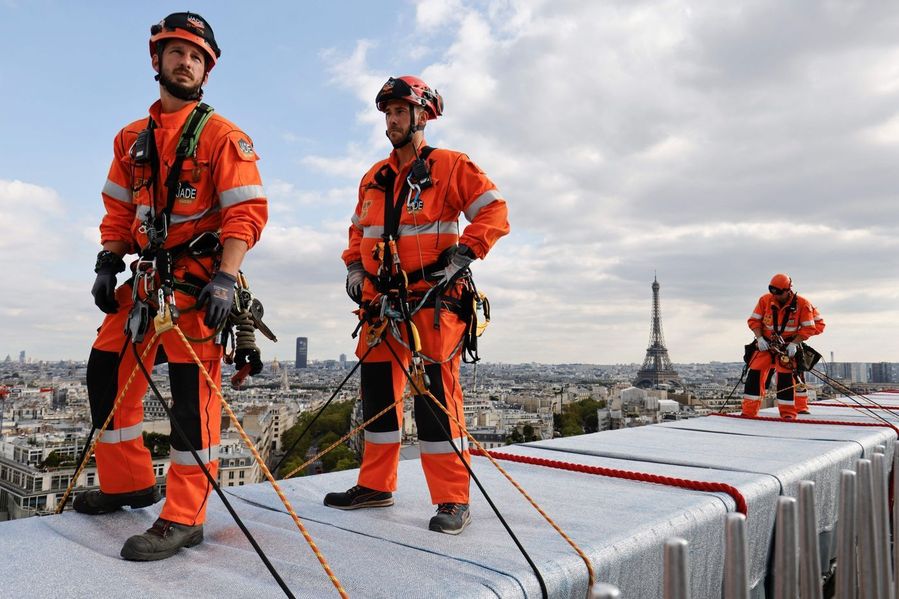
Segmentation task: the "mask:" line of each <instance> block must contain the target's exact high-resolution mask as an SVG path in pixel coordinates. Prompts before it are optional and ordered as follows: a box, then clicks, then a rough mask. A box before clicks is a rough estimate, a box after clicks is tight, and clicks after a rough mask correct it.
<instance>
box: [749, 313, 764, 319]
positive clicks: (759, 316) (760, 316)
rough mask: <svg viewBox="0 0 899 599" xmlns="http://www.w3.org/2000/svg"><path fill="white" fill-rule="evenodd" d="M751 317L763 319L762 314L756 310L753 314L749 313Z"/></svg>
mask: <svg viewBox="0 0 899 599" xmlns="http://www.w3.org/2000/svg"><path fill="white" fill-rule="evenodd" d="M749 318H754V319H756V320H761V319H762V315H761V314H757V313H756V312H753V313H752V314H750V315H749Z"/></svg>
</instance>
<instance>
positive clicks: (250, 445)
mask: <svg viewBox="0 0 899 599" xmlns="http://www.w3.org/2000/svg"><path fill="white" fill-rule="evenodd" d="M174 330H175V331H176V332H177V333H178V336H179V337H181V340H182V341H184V346H185V347H186V348H187V350H188V352H190V356H191V358H193V361H194V362H195V363H196V364H197V366H199V367H200V372H202V373H203V376H204V378H205V379H206V382H207V383H209V385H210V386H211V387H212V388H213V389H214V390H215V393H216V395H218V397H219V399H220V400H221V402H222V407H223V408H224V409H225V412H227V414H228V418H230V419H231V423H232V424H233V425H234V426H235V428H236V429H237V432H238V433H239V434H240V438H241V439H243V442H244V443H245V444H246V445H247V447H248V448H249V450H250V452H252V454H253V457H254V458H255V459H256V463H258V464H259V468H260V469H261V470H262V472H263V474H265V477H266V478H267V479H268V482H269V483H270V484H271V485H272V488H274V490H275V493H277V494H278V497H279V498H280V499H281V503H283V504H284V508H285V509H286V510H287V513H288V514H290V517H291V518H293V521H294V522H295V523H296V525H297V528H299V529H300V532H301V533H302V535H303V538H304V539H306V543H308V544H309V548H310V549H312V552H313V553H314V554H315V557H316V558H317V559H318V562H319V563H320V564H321V566H322V568H324V570H325V573H326V574H327V575H328V578H330V579H331V583H332V584H333V585H334V588H336V589H337V592H338V593H339V594H340V596H341V597H343V598H344V599H346V598H348V597H349V595H347V592H346V591H345V590H344V589H343V586H342V585H341V584H340V581H339V580H338V579H337V576H335V574H334V572H333V571H332V570H331V566H330V565H328V561H327V560H326V559H325V556H324V555H323V554H322V552H321V551H320V550H319V548H318V546H317V545H316V544H315V541H314V540H313V539H312V536H310V534H309V532H308V531H307V530H306V527H305V526H303V522H302V521H301V520H300V517H299V516H297V514H296V512H295V511H294V509H293V507H292V506H291V505H290V501H289V500H288V499H287V496H286V495H284V491H282V490H281V487H280V486H279V485H278V483H277V481H276V480H275V478H274V477H273V476H272V473H271V471H270V470H269V469H268V466H266V465H265V461H264V460H263V459H262V456H260V455H259V452H258V451H257V450H256V446H255V445H254V444H253V442H252V440H250V437H249V436H247V433H246V432H245V431H244V430H243V427H242V426H241V425H240V421H238V419H237V416H236V415H235V414H234V411H233V410H231V406H230V405H228V402H227V401H225V398H224V397H223V396H222V392H221V390H220V389H219V387H218V385H216V384H215V382H214V381H213V380H212V377H211V376H209V373H208V372H207V371H206V368H205V367H204V366H203V363H202V362H201V361H200V358H199V357H197V354H196V353H195V352H194V349H193V347H191V345H190V343H189V342H188V340H187V337H185V336H184V333H183V332H182V331H181V329H180V328H179V327H177V326H175V327H174Z"/></svg>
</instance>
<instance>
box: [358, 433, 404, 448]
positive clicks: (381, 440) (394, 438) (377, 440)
mask: <svg viewBox="0 0 899 599" xmlns="http://www.w3.org/2000/svg"><path fill="white" fill-rule="evenodd" d="M402 439H403V436H402V433H400V431H399V430H395V431H387V432H386V433H373V432H372V431H365V442H366V443H374V444H375V445H389V444H391V443H399V442H400V441H402Z"/></svg>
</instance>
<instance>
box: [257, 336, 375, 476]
mask: <svg viewBox="0 0 899 599" xmlns="http://www.w3.org/2000/svg"><path fill="white" fill-rule="evenodd" d="M374 348H375V346H374V345H373V346H371V347H369V348H368V350H367V351H366V352H365V355H363V356H362V358H361V359H360V360H359V361H358V362H356V365H355V366H353V368H352V370H350V373H349V374H348V375H346V377H344V379H343V381H341V383H340V384H339V385H337V389H335V390H334V393H332V394H331V397H329V398H328V401H326V402H325V405H323V406H322V407H321V408H319V410H318V412H317V413H316V414H315V416H313V417H312V420H310V421H309V424H307V425H306V428H304V429H303V432H301V433H300V435H299V436H298V437H297V438H296V439H295V440H294V442H293V443H292V444H291V445H290V448H289V449H288V450H287V451H285V452H284V455H283V456H281V459H280V460H279V461H278V463H277V464H275V467H274V468H273V470H274V471H275V475H276V476H277V474H278V468H280V467H281V464H283V463H284V460H286V459H287V456H288V455H290V452H291V451H293V450H294V448H295V447H296V446H297V444H298V443H299V442H300V439H302V438H303V436H304V435H305V434H306V432H307V431H308V430H309V428H310V427H311V426H312V425H313V424H315V421H316V420H318V417H319V416H321V415H322V412H324V411H325V408H327V407H328V405H329V404H330V403H331V402H332V401H334V398H335V397H337V394H338V393H340V390H341V389H343V386H344V385H346V383H347V381H348V380H350V377H351V376H353V373H354V372H356V369H357V368H359V366H360V365H361V364H362V360H364V359H365V358H367V357H368V354H370V353H371V350H373V349H374Z"/></svg>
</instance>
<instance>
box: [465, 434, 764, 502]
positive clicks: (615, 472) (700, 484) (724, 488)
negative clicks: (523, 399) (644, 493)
mask: <svg viewBox="0 0 899 599" xmlns="http://www.w3.org/2000/svg"><path fill="white" fill-rule="evenodd" d="M469 452H470V453H471V455H477V456H483V455H484V454H485V453H487V454H489V455H490V457H492V458H495V459H497V460H508V461H510V462H519V463H521V464H532V465H535V466H545V467H547V468H557V469H559V470H569V471H571V472H583V473H585V474H595V475H597V476H608V477H610V478H623V479H625V480H633V481H639V482H647V483H655V484H657V485H667V486H669V487H681V488H683V489H691V490H693V491H704V492H708V493H727V494H728V495H730V496H731V497H732V498H733V500H734V502H735V503H736V504H737V511H738V512H740V513H741V514H743V515H744V516H745V515H748V511H749V508H748V507H747V505H746V498H745V497H743V494H742V493H740V491H739V490H738V489H737V488H736V487H734V486H731V485H728V484H725V483H714V482H707V481H701V480H690V479H687V478H676V477H673V476H662V475H660V474H650V473H649V472H634V471H630V470H619V469H617V468H604V467H602V466H588V465H586V464H575V463H572V462H563V461H561V460H548V459H546V458H535V457H531V456H523V455H512V454H508V453H499V452H496V451H489V452H483V451H480V450H478V449H469Z"/></svg>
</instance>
